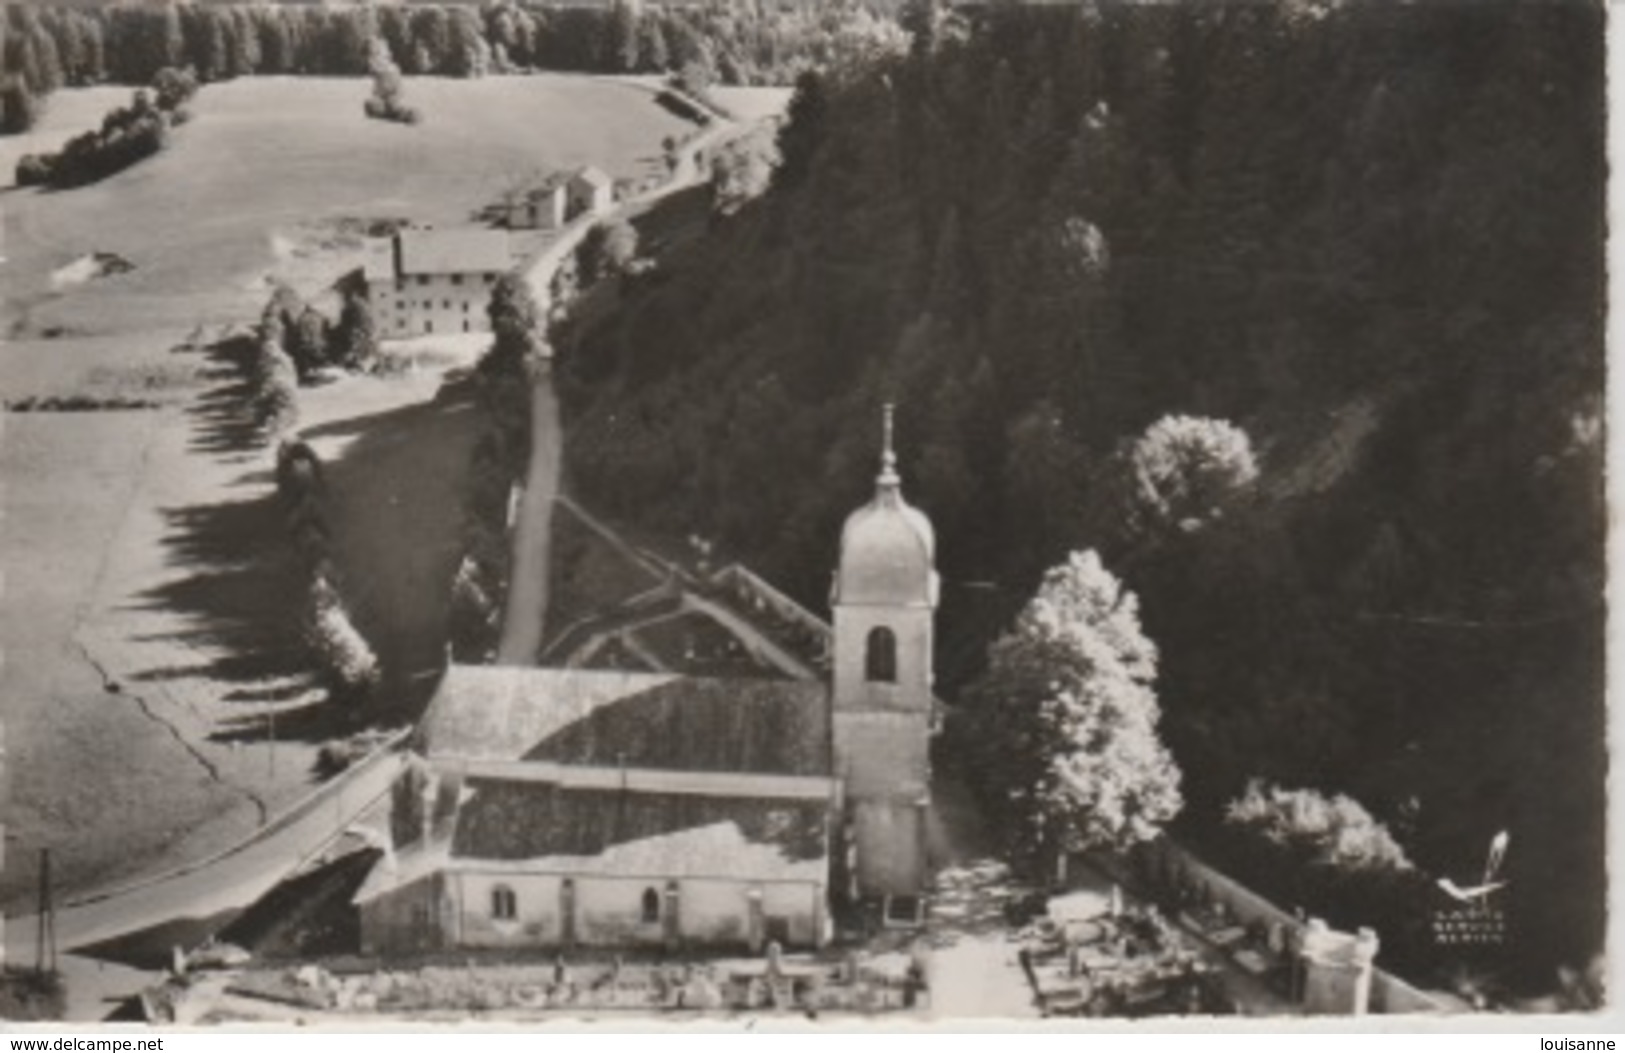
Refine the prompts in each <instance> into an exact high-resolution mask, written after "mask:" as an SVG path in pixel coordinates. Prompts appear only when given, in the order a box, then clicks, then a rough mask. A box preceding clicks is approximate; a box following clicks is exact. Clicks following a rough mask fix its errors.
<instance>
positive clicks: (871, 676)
mask: <svg viewBox="0 0 1625 1053" xmlns="http://www.w3.org/2000/svg"><path fill="white" fill-rule="evenodd" d="M863 678H864V679H865V680H873V681H878V682H880V683H884V684H895V683H896V682H897V636H896V634H894V633H893V632H892V631H891V630H890V629H888V628H886V627H885V626H884V625H881V626H877V627H875V628H873V629H870V630H869V639H868V641H867V642H865V644H864V648H863Z"/></svg>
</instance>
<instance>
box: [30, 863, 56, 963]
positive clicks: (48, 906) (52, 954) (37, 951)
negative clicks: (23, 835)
mask: <svg viewBox="0 0 1625 1053" xmlns="http://www.w3.org/2000/svg"><path fill="white" fill-rule="evenodd" d="M34 971H35V972H36V973H38V974H39V975H41V976H47V975H51V976H54V975H55V974H56V904H54V903H52V902H51V850H50V849H49V848H41V849H40V850H39V933H38V936H37V937H36V939H35V941H34Z"/></svg>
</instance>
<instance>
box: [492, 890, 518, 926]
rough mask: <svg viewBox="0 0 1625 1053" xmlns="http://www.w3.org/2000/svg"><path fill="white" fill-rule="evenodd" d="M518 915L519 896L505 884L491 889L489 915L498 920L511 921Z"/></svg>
mask: <svg viewBox="0 0 1625 1053" xmlns="http://www.w3.org/2000/svg"><path fill="white" fill-rule="evenodd" d="M518 915H519V897H517V896H515V895H514V893H513V889H511V888H509V887H508V886H507V885H498V886H496V887H495V888H493V889H492V890H491V917H493V918H495V919H497V920H498V921H512V920H513V919H514V918H515V917H517V916H518Z"/></svg>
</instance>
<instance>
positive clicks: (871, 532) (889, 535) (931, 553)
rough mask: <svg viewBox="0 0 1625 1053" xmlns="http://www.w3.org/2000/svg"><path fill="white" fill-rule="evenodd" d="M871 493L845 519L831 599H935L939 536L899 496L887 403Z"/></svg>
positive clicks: (918, 602)
mask: <svg viewBox="0 0 1625 1053" xmlns="http://www.w3.org/2000/svg"><path fill="white" fill-rule="evenodd" d="M885 420H886V439H885V447H884V452H883V453H882V456H881V470H880V476H879V478H878V479H876V480H875V496H874V497H873V499H871V500H870V501H869V503H868V504H866V505H864V506H863V507H862V508H859V509H858V510H857V511H855V512H853V513H852V514H851V515H849V516H847V517H846V525H845V527H843V528H842V530H841V562H840V568H839V569H838V570H837V571H836V577H835V594H834V597H833V600H834V602H835V603H839V604H881V605H888V606H889V605H914V606H930V607H935V606H936V603H937V574H936V569H935V566H936V550H937V536H936V532H935V531H934V530H933V529H932V528H931V521H930V520H929V519H927V518H926V516H925V513H924V512H921V511H920V510H919V509H917V508H915V507H913V506H912V505H910V504H909V503H908V502H907V501H905V500H903V484H902V479H901V478H900V477H899V476H898V474H897V457H896V455H895V454H894V453H893V452H892V437H891V432H892V420H891V407H890V406H887V407H886V418H885Z"/></svg>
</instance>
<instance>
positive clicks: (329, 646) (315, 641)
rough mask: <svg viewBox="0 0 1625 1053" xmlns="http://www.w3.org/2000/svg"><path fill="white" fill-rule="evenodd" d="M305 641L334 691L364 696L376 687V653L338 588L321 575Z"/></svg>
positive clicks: (313, 583)
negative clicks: (359, 629)
mask: <svg viewBox="0 0 1625 1053" xmlns="http://www.w3.org/2000/svg"><path fill="white" fill-rule="evenodd" d="M305 640H306V642H307V643H308V644H309V645H310V648H311V651H312V652H313V653H314V654H315V656H316V660H317V662H318V663H319V664H320V666H321V671H322V673H323V675H325V676H326V677H327V679H328V681H329V687H330V689H331V690H332V691H334V692H335V693H338V694H340V695H342V696H344V697H347V698H354V697H356V696H362V697H364V696H365V695H366V694H368V693H369V692H371V690H372V689H373V688H374V687H375V686H377V684H378V680H379V669H378V658H377V656H376V655H374V654H373V652H372V648H371V647H370V646H369V645H368V644H367V640H366V638H365V637H363V636H362V635H361V633H360V632H359V631H358V630H357V629H356V627H355V625H354V624H353V623H352V622H351V620H350V613H349V611H348V610H346V609H345V606H344V601H343V600H342V599H341V598H340V597H339V594H338V590H337V589H335V588H334V587H333V585H332V583H331V582H330V581H328V580H327V578H326V577H324V576H321V575H317V576H316V577H314V578H312V580H311V583H310V614H309V620H308V622H307V623H306V626H305Z"/></svg>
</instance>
